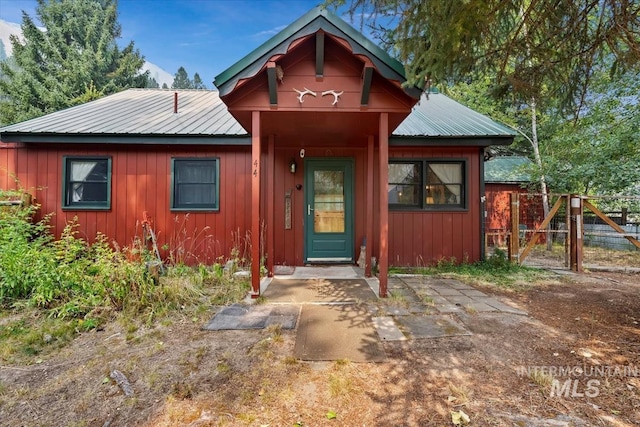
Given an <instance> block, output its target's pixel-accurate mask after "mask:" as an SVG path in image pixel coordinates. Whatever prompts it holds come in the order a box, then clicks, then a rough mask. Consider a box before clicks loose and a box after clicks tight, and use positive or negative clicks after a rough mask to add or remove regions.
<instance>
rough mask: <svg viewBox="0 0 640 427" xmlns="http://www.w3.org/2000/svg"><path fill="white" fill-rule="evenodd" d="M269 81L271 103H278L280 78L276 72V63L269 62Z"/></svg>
mask: <svg viewBox="0 0 640 427" xmlns="http://www.w3.org/2000/svg"><path fill="white" fill-rule="evenodd" d="M267 81H268V82H269V104H270V105H278V78H277V74H276V63H275V62H273V61H269V62H267Z"/></svg>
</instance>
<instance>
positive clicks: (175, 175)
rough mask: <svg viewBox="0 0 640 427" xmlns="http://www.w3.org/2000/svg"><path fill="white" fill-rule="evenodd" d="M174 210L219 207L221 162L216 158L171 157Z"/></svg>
mask: <svg viewBox="0 0 640 427" xmlns="http://www.w3.org/2000/svg"><path fill="white" fill-rule="evenodd" d="M171 162H172V167H171V169H172V194H171V209H173V210H209V211H211V210H216V211H217V210H218V209H219V207H220V206H219V197H218V196H219V182H218V179H219V162H220V160H219V159H217V158H215V159H212V158H197V159H180V158H174V159H171Z"/></svg>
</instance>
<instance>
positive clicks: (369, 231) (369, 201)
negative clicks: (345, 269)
mask: <svg viewBox="0 0 640 427" xmlns="http://www.w3.org/2000/svg"><path fill="white" fill-rule="evenodd" d="M373 186H374V181H373V135H369V137H368V139H367V192H366V203H365V206H373ZM365 228H366V230H365V236H366V239H367V253H366V254H365V255H366V256H365V267H364V275H365V277H371V255H372V254H371V252H372V250H373V212H368V214H367V215H366V223H365Z"/></svg>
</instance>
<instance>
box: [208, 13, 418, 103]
mask: <svg viewBox="0 0 640 427" xmlns="http://www.w3.org/2000/svg"><path fill="white" fill-rule="evenodd" d="M319 30H323V31H325V32H326V33H329V34H333V35H336V36H338V37H340V38H342V39H344V40H346V41H347V42H348V43H349V45H350V46H351V49H352V51H353V53H354V54H357V55H364V56H366V57H368V58H369V59H370V60H371V62H372V63H373V64H374V65H375V66H376V68H377V70H378V72H380V74H382V76H384V77H385V78H387V79H391V80H398V81H400V82H404V81H406V77H405V74H404V66H403V65H402V63H401V62H400V61H398V60H397V59H395V58H393V57H391V56H390V55H389V54H388V53H387V52H386V51H385V50H384V49H382V48H381V47H380V46H378V45H377V44H375V43H373V42H372V41H371V40H369V39H367V38H366V37H365V36H364V35H363V34H361V33H360V32H359V31H357V30H356V29H354V28H353V27H352V26H351V25H349V24H347V23H346V22H345V21H343V20H342V19H341V18H340V17H339V16H337V15H335V14H334V13H332V12H330V11H328V10H327V9H326V8H324V7H322V6H317V7H315V8H313V9H311V10H310V11H309V12H307V13H306V14H304V15H303V16H301V17H300V18H298V19H297V20H296V21H295V22H293V23H292V24H290V25H289V26H287V27H286V28H285V29H284V30H282V31H280V32H279V33H278V34H276V35H275V36H273V37H272V38H270V39H269V40H267V41H266V42H265V43H263V44H262V45H261V46H259V47H257V48H256V49H255V50H253V51H252V52H251V53H249V54H248V55H247V56H245V57H244V58H242V59H241V60H239V61H238V62H236V63H235V64H233V65H232V66H231V67H229V68H227V69H226V70H225V71H223V72H222V73H220V74H219V75H217V76H216V78H215V80H214V82H213V83H214V84H215V85H216V87H217V88H218V89H219V90H220V93H221V95H222V96H225V95H226V94H228V93H229V92H231V91H232V90H233V88H234V87H235V85H236V83H237V82H238V81H239V80H241V79H245V78H250V77H253V76H254V75H255V74H256V73H258V72H259V71H260V70H261V69H262V68H263V67H264V66H265V64H266V63H267V61H268V60H269V59H270V58H272V57H273V56H274V55H277V54H285V53H287V51H288V49H289V46H290V44H291V43H292V42H293V41H294V40H297V39H299V38H302V37H305V36H308V35H310V34H314V33H316V32H318V31H319ZM405 91H406V92H407V94H409V95H410V96H413V97H414V98H418V97H419V96H420V90H419V89H418V88H415V87H407V88H405Z"/></svg>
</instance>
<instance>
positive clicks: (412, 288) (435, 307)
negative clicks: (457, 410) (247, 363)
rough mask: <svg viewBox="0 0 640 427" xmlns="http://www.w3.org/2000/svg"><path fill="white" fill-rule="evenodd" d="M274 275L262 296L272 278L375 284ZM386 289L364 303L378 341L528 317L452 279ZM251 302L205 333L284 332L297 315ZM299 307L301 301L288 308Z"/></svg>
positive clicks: (340, 275)
mask: <svg viewBox="0 0 640 427" xmlns="http://www.w3.org/2000/svg"><path fill="white" fill-rule="evenodd" d="M275 273H276V274H275V276H274V277H273V278H265V279H264V280H263V281H262V283H261V286H260V287H261V294H262V295H265V291H266V290H267V289H268V287H269V285H270V284H271V283H272V281H273V280H274V279H277V280H278V281H281V280H287V279H291V280H292V282H293V281H301V280H309V279H325V280H340V279H343V280H344V279H364V280H366V282H367V284H368V285H369V286H370V287H371V290H372V291H373V292H374V293H375V294H376V295H377V294H378V288H379V282H378V279H377V278H375V277H373V278H365V277H363V276H364V274H363V273H364V272H363V270H362V269H360V268H357V267H353V266H326V267H325V266H323V267H286V266H285V267H279V268H278V269H276V271H275ZM279 283H282V282H279ZM388 288H389V295H388V298H384V299H377V300H374V301H365V302H366V304H367V305H368V306H369V311H370V312H371V313H372V318H371V320H372V323H373V326H374V327H375V328H376V331H377V333H378V336H379V338H380V340H381V341H399V340H406V339H421V338H438V337H446V336H457V335H471V333H470V332H469V331H468V329H467V328H466V327H465V325H464V324H463V322H462V320H463V319H465V321H466V322H472V321H473V317H472V316H471V317H470V316H466V315H468V314H474V313H498V314H504V315H522V316H526V315H527V313H526V312H525V311H524V310H521V309H519V308H517V307H514V306H512V305H510V304H509V303H508V302H509V301H505V300H500V299H498V298H496V297H494V296H491V295H489V294H486V293H485V292H482V291H479V290H477V289H475V288H473V287H472V286H469V285H466V284H464V283H462V282H460V281H458V280H454V279H444V278H438V277H432V276H421V275H396V276H391V277H389V281H388ZM267 294H268V293H267ZM253 302H254V301H251V300H247V301H246V303H247V305H245V306H244V309H243V310H240V309H239V308H238V307H234V308H231V307H229V308H225V309H223V310H221V311H220V312H218V314H217V315H216V317H217V318H216V317H214V318H213V319H212V320H211V322H209V323H208V324H207V325H206V326H205V329H210V330H219V329H247V328H260V327H264V326H266V325H269V324H272V323H273V322H276V321H278V320H281V321H283V327H285V328H291V329H295V328H296V324H297V321H298V315H296V314H297V313H299V311H296V309H292V310H290V311H288V312H286V313H282V312H279V311H273V310H274V307H275V305H274V304H269V299H268V298H267V300H266V304H261V305H250V304H251V303H253ZM274 302H275V301H274ZM299 304H304V302H299V301H296V302H295V303H293V305H299ZM319 304H322V302H319ZM457 314H459V316H458V315H457Z"/></svg>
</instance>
